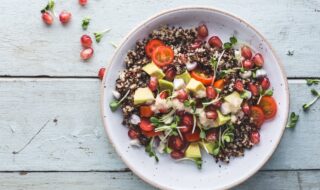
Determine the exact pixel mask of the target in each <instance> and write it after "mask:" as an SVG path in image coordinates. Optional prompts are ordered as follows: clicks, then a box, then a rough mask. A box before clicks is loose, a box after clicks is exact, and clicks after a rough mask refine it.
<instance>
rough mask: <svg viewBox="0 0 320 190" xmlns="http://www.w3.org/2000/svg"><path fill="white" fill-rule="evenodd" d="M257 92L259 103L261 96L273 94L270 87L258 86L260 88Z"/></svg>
mask: <svg viewBox="0 0 320 190" xmlns="http://www.w3.org/2000/svg"><path fill="white" fill-rule="evenodd" d="M259 94H260V96H259V99H258V102H257V104H259V103H260V101H261V98H262V97H263V96H272V95H273V90H272V89H268V90H262V88H260V89H259Z"/></svg>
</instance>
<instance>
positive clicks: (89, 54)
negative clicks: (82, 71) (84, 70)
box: [80, 47, 93, 60]
mask: <svg viewBox="0 0 320 190" xmlns="http://www.w3.org/2000/svg"><path fill="white" fill-rule="evenodd" d="M92 55H93V49H92V48H90V47H89V48H86V49H84V50H82V51H81V52H80V57H81V59H83V60H87V59H90V58H91V57H92Z"/></svg>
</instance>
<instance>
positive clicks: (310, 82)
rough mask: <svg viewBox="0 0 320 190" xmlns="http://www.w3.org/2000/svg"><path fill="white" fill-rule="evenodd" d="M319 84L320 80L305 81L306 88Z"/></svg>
mask: <svg viewBox="0 0 320 190" xmlns="http://www.w3.org/2000/svg"><path fill="white" fill-rule="evenodd" d="M319 82H320V79H307V85H308V86H311V85H313V84H314V85H316V84H319Z"/></svg>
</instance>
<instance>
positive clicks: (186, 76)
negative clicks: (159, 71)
mask: <svg viewBox="0 0 320 190" xmlns="http://www.w3.org/2000/svg"><path fill="white" fill-rule="evenodd" d="M175 78H176V79H182V80H183V81H184V83H186V84H188V82H189V81H190V79H191V76H190V74H189V72H188V71H185V72H184V73H182V74H180V75H177V76H176V77H175Z"/></svg>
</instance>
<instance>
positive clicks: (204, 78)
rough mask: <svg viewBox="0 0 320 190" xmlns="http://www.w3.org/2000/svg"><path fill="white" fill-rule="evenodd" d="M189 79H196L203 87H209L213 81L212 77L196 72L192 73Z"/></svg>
mask: <svg viewBox="0 0 320 190" xmlns="http://www.w3.org/2000/svg"><path fill="white" fill-rule="evenodd" d="M191 77H192V78H194V79H196V80H197V81H199V82H201V83H202V84H204V85H211V83H212V80H213V76H206V75H205V74H203V73H200V72H197V71H192V72H191Z"/></svg>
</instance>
